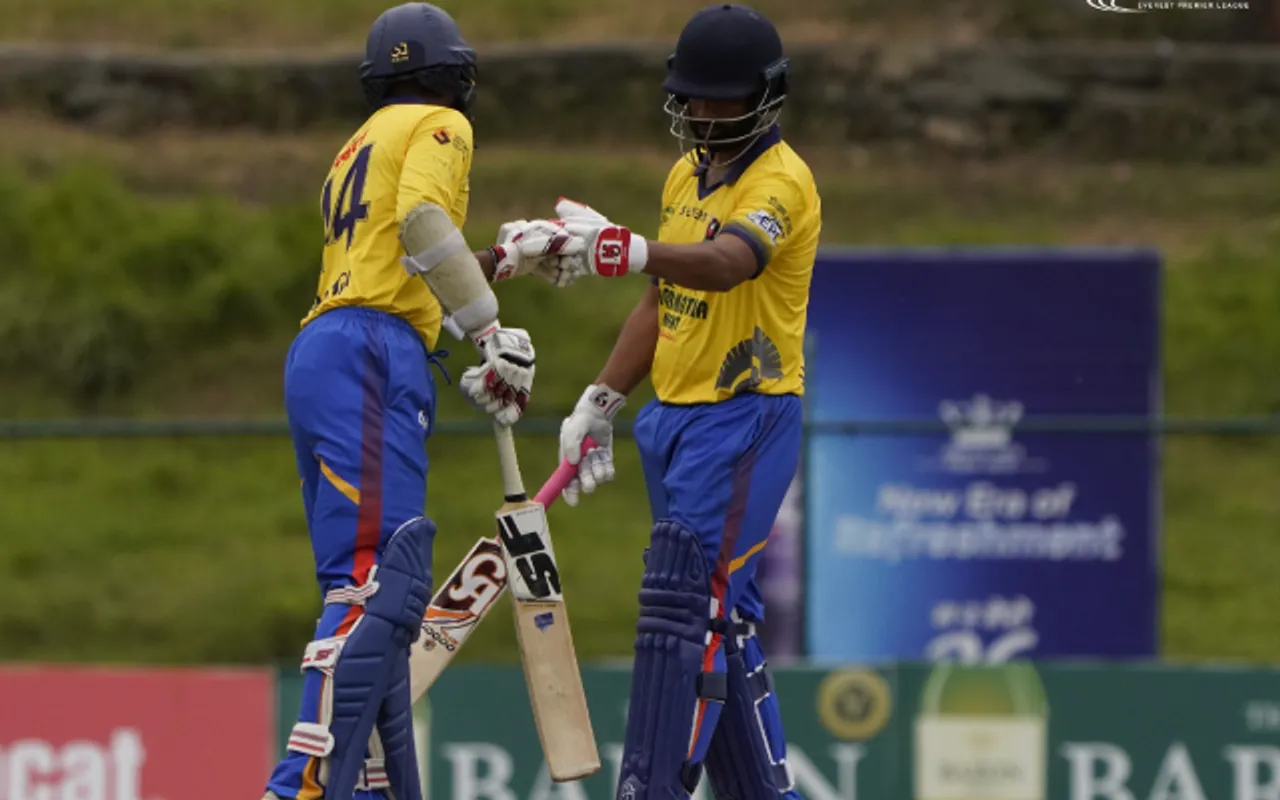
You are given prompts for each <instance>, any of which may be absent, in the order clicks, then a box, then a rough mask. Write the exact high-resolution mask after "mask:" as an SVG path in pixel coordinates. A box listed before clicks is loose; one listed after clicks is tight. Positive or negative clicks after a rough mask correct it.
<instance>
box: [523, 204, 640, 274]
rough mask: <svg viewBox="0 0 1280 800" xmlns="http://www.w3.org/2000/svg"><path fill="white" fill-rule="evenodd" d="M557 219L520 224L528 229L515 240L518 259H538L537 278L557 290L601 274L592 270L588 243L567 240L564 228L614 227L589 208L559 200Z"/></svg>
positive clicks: (582, 240)
mask: <svg viewBox="0 0 1280 800" xmlns="http://www.w3.org/2000/svg"><path fill="white" fill-rule="evenodd" d="M556 216H557V217H559V219H558V220H538V221H535V222H527V221H523V220H522V221H521V223H523V225H525V226H527V227H526V228H525V229H522V230H521V231H520V234H521V235H520V236H518V237H516V240H517V241H518V246H519V247H520V255H519V258H523V259H538V260H539V261H538V268H537V274H538V275H539V277H541V278H543V280H546V281H548V282H549V283H551V284H552V285H554V286H557V287H559V288H564V287H566V286H570V285H572V284H573V283H574V282H576V281H577V280H578V279H579V278H582V277H584V276H586V275H592V274H600V273H598V272H597V271H596V270H594V269H593V266H592V264H591V262H590V261H589V259H588V257H587V253H588V249H587V242H586V241H585V240H584V239H582V238H581V237H580V236H579V237H577V238H566V237H570V236H572V234H570V233H569V232H568V231H567V230H566V228H565V225H566V224H567V223H581V224H583V225H588V226H597V227H598V226H604V227H617V226H615V225H614V223H612V222H610V221H609V218H608V217H606V216H605V215H604V214H601V213H600V212H599V211H596V210H595V209H594V208H592V207H591V206H589V205H587V204H585V203H579V202H578V201H576V200H570V199H569V198H567V197H561V198H560V199H559V200H558V201H557V202H556ZM510 224H513V225H514V224H519V223H510ZM547 225H555V226H556V227H555V228H552V229H548V228H546V227H545V226H547ZM535 226H544V227H535ZM552 253H555V254H557V255H556V256H554V257H552V256H551V255H550V254H552ZM619 274H624V273H619Z"/></svg>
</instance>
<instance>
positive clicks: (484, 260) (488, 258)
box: [476, 250, 497, 283]
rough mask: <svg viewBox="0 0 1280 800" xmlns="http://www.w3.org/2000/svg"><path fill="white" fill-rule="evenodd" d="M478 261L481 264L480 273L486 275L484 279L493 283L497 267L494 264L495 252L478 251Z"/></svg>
mask: <svg viewBox="0 0 1280 800" xmlns="http://www.w3.org/2000/svg"><path fill="white" fill-rule="evenodd" d="M476 261H479V262H480V271H481V272H483V273H484V279H485V280H487V281H489V283H493V271H494V269H496V267H497V265H496V264H494V262H493V251H492V250H477V251H476Z"/></svg>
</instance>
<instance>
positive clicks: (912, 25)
mask: <svg viewBox="0 0 1280 800" xmlns="http://www.w3.org/2000/svg"><path fill="white" fill-rule="evenodd" d="M438 4H439V5H441V6H442V7H444V8H446V9H447V10H449V11H450V12H451V13H452V14H454V16H455V17H456V18H457V20H458V22H459V24H460V25H461V26H462V28H463V30H464V32H465V34H466V35H467V37H468V38H469V39H470V40H471V41H472V42H473V43H477V44H488V43H492V42H505V41H543V42H579V41H637V40H661V41H672V40H673V39H674V37H675V35H676V34H677V33H678V32H679V30H680V28H681V26H682V25H683V24H684V22H685V21H686V20H687V19H688V17H689V16H690V15H691V14H692V13H693V12H694V11H696V10H697V9H699V8H701V7H702V6H704V5H707V4H708V3H707V2H706V0H649V2H645V3H634V2H630V1H629V0H596V2H587V1H586V0H439V3H438ZM391 5H394V3H393V2H390V1H389V0H318V1H317V0H272V2H269V3H264V2H255V0H185V2H181V3H178V2H172V1H171V0H127V1H125V2H121V1H120V0H8V2H6V4H5V11H6V13H5V15H4V17H3V19H0V41H3V40H6V39H11V40H37V41H57V42H94V43H113V44H117V45H129V46H134V47H147V48H157V47H158V48H190V47H232V48H281V47H289V48H298V49H303V50H315V49H318V48H327V47H349V46H352V45H359V44H360V43H362V42H363V40H364V35H365V32H366V31H367V30H368V27H369V24H370V23H371V22H372V21H373V20H374V18H375V17H376V16H377V15H378V14H379V13H381V11H382V10H383V9H385V8H387V7H389V6H391ZM753 5H754V6H755V7H757V8H759V9H760V10H762V11H764V12H765V13H767V14H769V15H770V16H771V17H772V18H773V19H774V20H775V21H776V22H777V24H778V26H779V28H780V30H781V31H782V33H783V35H784V37H785V38H786V40H787V41H788V42H791V43H793V44H794V43H799V42H841V43H849V42H866V43H884V42H890V41H892V40H895V39H897V40H900V39H927V40H933V41H956V42H961V41H972V40H974V39H978V38H982V37H985V36H991V35H1001V36H1043V37H1072V36H1075V37H1093V38H1112V37H1117V36H1129V37H1133V36H1152V35H1160V36H1167V37H1173V38H1179V37H1191V38H1205V37H1206V36H1214V35H1221V34H1222V32H1223V31H1228V30H1230V29H1231V28H1232V27H1233V26H1235V27H1236V28H1239V27H1240V17H1241V16H1242V15H1240V14H1232V13H1229V12H1228V13H1221V12H1219V13H1214V12H1207V13H1206V12H1200V13H1195V14H1164V15H1154V14H1153V15H1118V14H1103V13H1098V12H1096V11H1092V10H1091V9H1089V8H1088V6H1087V5H1086V4H1085V2H1084V0H1078V2H1076V0H1065V1H1064V2H1060V3H1035V2H1027V1H1026V0H949V2H946V3H937V2H934V1H933V0H897V2H893V3H888V2H882V1H881V0H755V2H754V3H753ZM1126 16H1128V17H1139V18H1138V19H1133V18H1128V19H1116V17H1126Z"/></svg>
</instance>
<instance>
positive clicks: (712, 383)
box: [651, 126, 822, 404]
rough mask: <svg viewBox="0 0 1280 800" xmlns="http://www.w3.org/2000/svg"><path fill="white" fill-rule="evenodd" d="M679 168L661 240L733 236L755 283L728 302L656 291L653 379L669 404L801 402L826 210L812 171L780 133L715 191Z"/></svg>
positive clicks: (700, 176) (666, 193) (730, 294)
mask: <svg viewBox="0 0 1280 800" xmlns="http://www.w3.org/2000/svg"><path fill="white" fill-rule="evenodd" d="M705 173H706V170H705V166H703V165H695V164H693V163H692V162H691V160H690V159H687V158H686V159H681V161H680V162H679V163H677V164H676V165H675V167H674V168H673V169H672V170H671V173H670V175H669V176H668V177H667V185H666V188H665V189H664V190H663V200H662V203H663V208H662V222H661V226H660V227H659V230H658V240H659V241H662V242H669V243H672V244H691V243H695V242H701V241H704V240H707V239H713V238H715V237H716V236H737V237H739V238H741V239H742V240H743V241H745V242H746V243H747V244H748V245H750V246H751V249H752V250H753V251H755V254H756V259H757V263H758V271H757V273H756V276H755V277H754V278H753V279H752V280H749V281H745V282H743V283H741V284H739V285H738V286H735V287H734V288H733V289H730V290H729V291H727V292H713V291H696V290H692V289H685V288H683V287H681V286H677V285H676V284H674V283H672V282H671V281H667V280H662V281H655V282H657V283H658V288H659V291H660V295H659V307H658V321H659V333H658V347H657V351H656V352H655V354H654V359H653V370H652V372H651V377H652V380H653V387H654V391H655V392H656V393H657V396H658V399H659V400H660V401H662V402H664V403H675V404H689V403H715V402H718V401H721V400H725V399H728V398H730V397H733V396H734V395H736V394H739V393H741V392H748V391H750V392H758V393H760V394H795V395H802V394H804V331H805V321H806V316H807V313H808V306H809V282H810V279H811V277H812V275H813V262H814V259H815V258H816V257H817V252H818V235H819V233H820V231H821V228H822V203H821V200H820V198H819V197H818V188H817V185H816V184H815V183H814V180H813V173H811V172H810V171H809V167H808V165H806V164H805V163H804V161H803V160H802V159H801V158H800V156H799V155H797V154H796V152H795V151H794V150H792V149H791V147H790V146H788V145H787V144H786V142H783V141H782V135H781V133H780V131H779V130H778V128H777V127H776V126H775V127H774V128H772V129H771V130H770V131H769V132H767V133H766V134H765V135H764V136H763V137H761V138H760V139H759V140H758V141H757V142H756V143H755V144H754V145H753V146H752V148H751V150H750V151H748V152H747V153H746V154H745V155H744V156H743V157H742V158H740V159H739V160H738V161H737V162H735V163H734V164H733V168H732V169H731V171H730V172H729V174H728V175H727V176H726V177H725V179H724V180H723V181H722V182H721V183H720V184H719V185H716V186H710V187H709V186H707V185H706V174H705Z"/></svg>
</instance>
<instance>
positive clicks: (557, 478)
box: [533, 436, 599, 506]
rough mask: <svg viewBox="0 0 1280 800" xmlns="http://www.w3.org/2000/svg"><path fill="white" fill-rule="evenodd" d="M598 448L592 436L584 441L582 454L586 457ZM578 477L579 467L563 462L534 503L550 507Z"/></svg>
mask: <svg viewBox="0 0 1280 800" xmlns="http://www.w3.org/2000/svg"><path fill="white" fill-rule="evenodd" d="M597 447H599V445H598V444H596V440H595V439H592V438H591V437H590V436H588V437H587V438H585V439H583V440H582V454H583V455H584V456H585V455H586V454H587V451H589V450H594V449H595V448H597ZM576 477H578V467H577V466H576V465H574V464H570V463H569V460H568V459H565V460H564V461H561V462H560V466H558V467H556V471H555V472H553V473H551V477H550V478H547V482H546V483H544V484H542V488H541V489H539V490H538V494H537V495H535V496H534V498H533V499H534V502H537V503H541V504H542V505H543V506H550V505H551V504H552V503H554V502H555V501H556V498H557V497H559V496H560V493H561V492H563V491H564V489H565V487H566V486H568V485H569V484H570V482H572V481H573V479H574V478H576Z"/></svg>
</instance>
